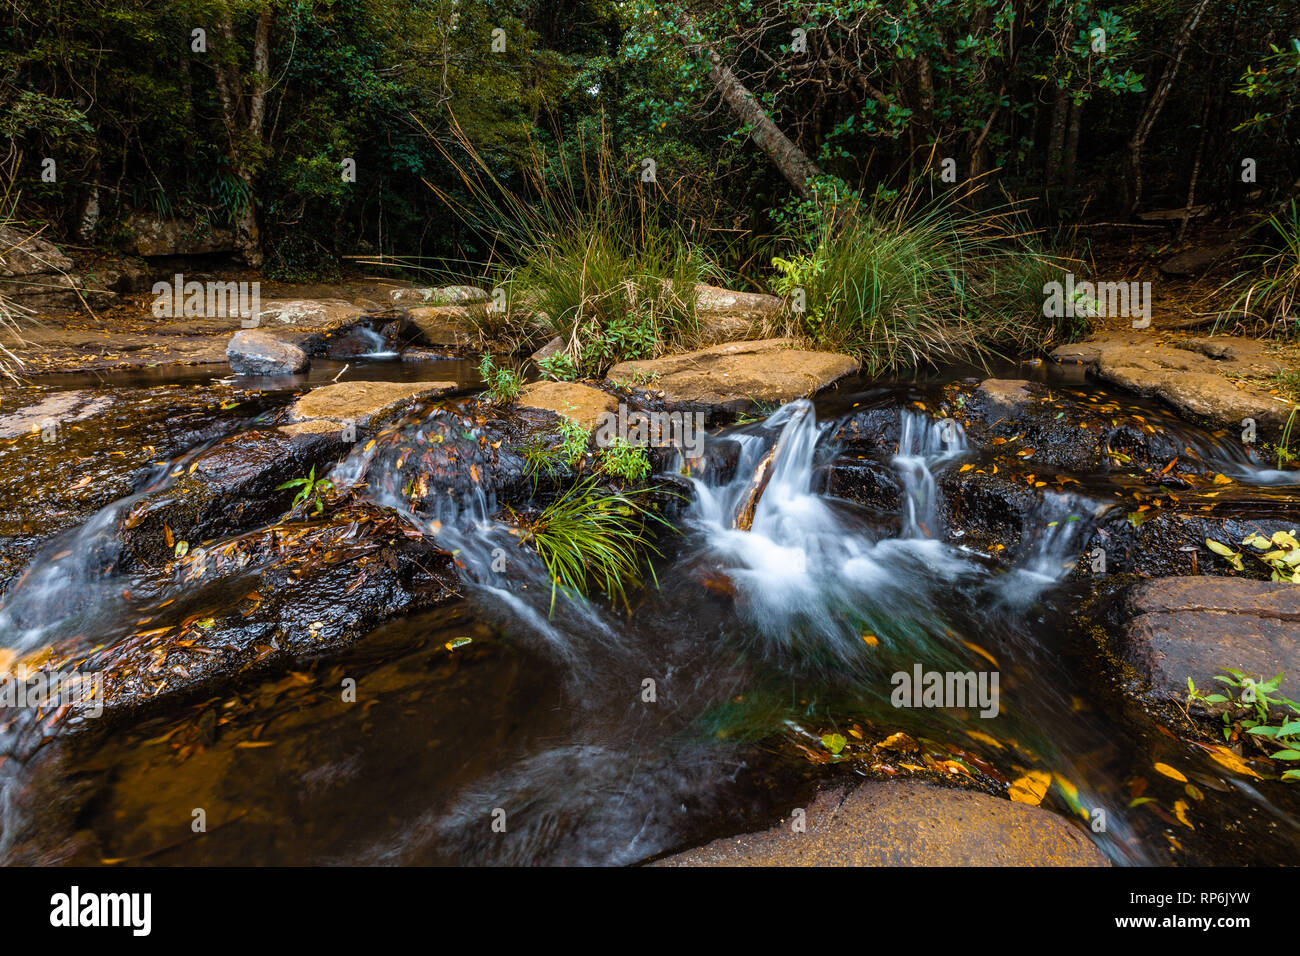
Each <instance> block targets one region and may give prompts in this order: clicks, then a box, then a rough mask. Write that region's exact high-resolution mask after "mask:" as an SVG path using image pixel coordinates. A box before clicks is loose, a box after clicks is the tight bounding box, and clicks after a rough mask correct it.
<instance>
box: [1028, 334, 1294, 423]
mask: <svg viewBox="0 0 1300 956" xmlns="http://www.w3.org/2000/svg"><path fill="white" fill-rule="evenodd" d="M1052 356H1053V358H1055V359H1056V360H1057V361H1061V362H1082V363H1084V364H1086V365H1090V366H1091V367H1092V370H1093V372H1095V373H1096V375H1097V376H1098V377H1099V378H1101V379H1104V380H1105V381H1108V382H1113V383H1114V384H1116V385H1119V386H1122V387H1124V388H1127V389H1130V390H1131V391H1133V392H1136V393H1137V394H1139V395H1151V396H1155V397H1158V398H1161V399H1163V400H1164V401H1165V402H1166V403H1167V404H1169V405H1170V406H1171V407H1173V408H1175V409H1177V410H1178V411H1179V412H1181V413H1183V414H1185V415H1190V416H1193V417H1195V418H1201V419H1204V420H1206V421H1210V422H1213V423H1214V424H1217V425H1225V426H1228V427H1236V428H1240V427H1241V422H1242V420H1243V419H1245V418H1252V419H1254V420H1255V424H1256V428H1257V430H1258V432H1259V433H1260V434H1261V435H1264V436H1265V437H1268V438H1273V439H1275V438H1276V437H1277V436H1278V435H1279V433H1280V432H1281V429H1282V426H1283V425H1285V424H1286V420H1287V418H1288V417H1289V416H1290V414H1291V409H1292V407H1293V406H1292V405H1291V403H1289V402H1287V401H1285V400H1284V399H1281V398H1278V397H1277V396H1276V395H1270V394H1268V392H1266V391H1264V390H1262V389H1259V388H1252V387H1250V386H1247V385H1244V384H1243V383H1241V382H1239V381H1233V380H1232V379H1230V378H1229V377H1228V376H1272V375H1276V374H1277V373H1278V372H1280V371H1282V370H1283V368H1284V365H1283V363H1281V362H1280V361H1279V360H1278V359H1277V358H1275V357H1273V356H1271V355H1269V354H1268V352H1267V350H1266V349H1265V346H1264V343H1262V342H1259V341H1257V340H1255V339H1248V338H1240V337H1237V336H1226V335H1225V336H1214V337H1212V338H1189V339H1183V340H1181V341H1173V342H1169V343H1163V342H1161V341H1160V340H1159V339H1158V338H1156V336H1155V335H1154V334H1153V333H1152V332H1151V331H1145V332H1144V331H1140V330H1133V331H1131V332H1118V333H1109V334H1106V335H1103V336H1098V337H1096V338H1093V339H1089V340H1088V341H1086V342H1080V343H1075V344H1072V345H1064V346H1061V347H1060V348H1058V349H1057V350H1056V351H1054V352H1053V353H1052Z"/></svg>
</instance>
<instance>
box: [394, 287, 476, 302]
mask: <svg viewBox="0 0 1300 956" xmlns="http://www.w3.org/2000/svg"><path fill="white" fill-rule="evenodd" d="M389 298H390V299H391V300H392V303H393V304H394V305H401V306H411V305H418V306H439V305H469V304H471V303H474V302H487V301H488V299H489V296H488V294H487V293H486V292H484V291H483V290H482V289H480V288H479V287H478V286H473V285H446V286H442V287H439V288H433V287H428V286H426V287H423V288H415V289H393V290H392V291H391V292H390V293H389Z"/></svg>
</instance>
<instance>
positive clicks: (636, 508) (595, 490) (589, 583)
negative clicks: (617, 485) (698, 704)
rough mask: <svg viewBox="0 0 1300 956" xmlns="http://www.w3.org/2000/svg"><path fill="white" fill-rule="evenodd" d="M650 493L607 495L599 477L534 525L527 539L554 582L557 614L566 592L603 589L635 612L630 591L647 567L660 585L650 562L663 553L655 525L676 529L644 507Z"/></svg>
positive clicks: (566, 496) (530, 524)
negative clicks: (653, 537)
mask: <svg viewBox="0 0 1300 956" xmlns="http://www.w3.org/2000/svg"><path fill="white" fill-rule="evenodd" d="M645 493H646V492H645V491H641V492H625V493H622V494H607V493H604V492H602V491H601V489H600V487H599V481H598V479H597V478H596V477H594V476H593V477H591V478H588V479H587V480H585V481H582V482H579V483H578V484H575V485H573V486H572V487H571V488H569V489H568V490H567V491H566V492H565V493H564V494H563V495H562V496H561V497H560V498H558V499H557V500H556V501H554V502H552V503H551V504H549V505H548V506H547V507H546V508H545V509H543V511H542V512H541V514H539V515H538V516H537V517H536V518H534V519H532V520H531V521H529V522H528V525H527V528H526V535H525V538H524V540H525V542H526V543H531V544H532V546H533V547H535V548H536V549H537V553H538V555H539V556H540V557H541V559H542V563H543V564H544V565H545V566H546V571H547V573H548V575H549V576H550V578H551V611H552V613H553V612H554V610H555V599H556V596H557V594H558V592H559V591H561V590H563V591H565V592H566V593H569V594H580V595H588V594H590V593H591V592H592V591H593V590H597V591H600V592H601V593H603V594H604V595H605V596H606V597H608V598H609V599H610V600H612V601H614V602H615V603H618V604H622V605H623V606H624V608H629V604H628V599H627V588H628V587H629V586H631V585H633V584H635V583H637V582H638V581H639V580H640V579H641V574H642V567H643V566H644V568H645V572H646V573H647V574H649V576H650V578H651V580H653V581H654V582H655V584H656V586H657V585H658V579H657V578H656V577H655V573H654V567H653V565H652V564H651V563H650V558H651V556H652V555H658V554H659V551H658V549H657V548H656V547H655V546H654V543H653V541H652V540H651V525H652V524H654V523H658V524H660V525H662V526H663V527H671V525H669V524H668V523H667V522H666V521H664V520H663V518H661V517H660V516H659V515H657V514H654V513H653V512H651V511H649V510H647V509H646V508H645V507H644V506H643V505H642V503H641V498H642V496H643V495H644V494H645Z"/></svg>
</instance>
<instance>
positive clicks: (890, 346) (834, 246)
mask: <svg viewBox="0 0 1300 956" xmlns="http://www.w3.org/2000/svg"><path fill="white" fill-rule="evenodd" d="M803 247H804V248H803V250H800V251H797V252H796V253H795V254H794V255H791V256H784V257H780V258H778V259H774V260H773V263H774V265H775V266H776V268H777V270H778V276H777V277H776V280H775V282H774V286H775V288H776V289H778V290H779V291H780V292H781V293H782V294H783V295H784V296H786V297H787V300H790V299H791V298H792V297H793V296H794V295H795V293H796V292H798V291H799V290H802V291H803V296H804V301H805V311H803V312H802V313H800V312H795V321H796V322H797V325H798V331H799V332H801V333H803V334H804V335H806V336H808V337H809V338H810V339H812V341H813V342H815V343H817V344H818V345H819V346H822V347H826V348H830V349H834V350H840V351H848V352H852V353H854V354H857V355H860V356H862V358H863V359H864V363H865V367H866V370H867V371H869V372H870V373H872V374H879V373H882V372H893V371H897V370H899V369H903V368H911V367H915V366H917V365H919V364H921V363H924V362H934V361H938V360H941V359H944V358H970V357H979V356H982V355H986V354H989V353H990V352H992V351H993V350H994V349H996V348H997V347H999V346H1004V345H1015V346H1018V347H1021V348H1026V347H1041V346H1044V345H1046V344H1048V343H1050V342H1052V341H1053V340H1056V339H1058V338H1059V337H1061V335H1062V334H1063V331H1064V330H1062V329H1060V328H1058V327H1057V326H1056V325H1055V324H1054V323H1053V322H1051V321H1049V320H1048V319H1046V318H1045V317H1044V316H1043V284H1044V279H1045V277H1047V276H1052V275H1055V274H1056V273H1057V272H1059V269H1058V267H1056V266H1055V264H1054V263H1052V262H1051V261H1050V260H1049V259H1048V257H1046V256H1045V255H1044V254H1043V253H1042V252H1041V251H1040V250H1039V249H1038V248H1037V247H1036V245H1035V243H1034V242H1033V240H1032V237H1031V236H1030V235H1028V234H1026V233H1025V232H1024V231H1023V229H1022V228H1021V227H1020V224H1019V221H1018V217H1017V216H1016V211H1015V210H1014V209H1012V208H1000V209H994V210H988V211H979V212H973V211H969V210H967V209H965V208H963V207H962V206H960V205H959V204H958V202H957V200H956V198H955V197H954V196H953V195H951V194H948V195H945V196H941V197H940V198H939V199H937V200H933V201H930V202H927V203H920V202H919V201H918V200H917V197H916V196H915V194H913V193H907V194H902V195H900V196H898V197H897V198H895V199H894V200H892V201H888V200H875V201H873V202H872V203H870V204H867V205H863V204H860V203H858V202H857V201H856V200H850V201H849V202H848V204H847V205H842V206H838V207H832V208H828V209H826V210H825V211H823V212H822V213H821V214H819V215H818V216H817V217H816V218H814V219H811V220H810V221H808V222H807V229H806V233H805V238H804V240H803ZM792 304H794V303H792Z"/></svg>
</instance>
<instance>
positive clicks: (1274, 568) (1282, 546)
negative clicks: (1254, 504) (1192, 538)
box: [1205, 528, 1300, 584]
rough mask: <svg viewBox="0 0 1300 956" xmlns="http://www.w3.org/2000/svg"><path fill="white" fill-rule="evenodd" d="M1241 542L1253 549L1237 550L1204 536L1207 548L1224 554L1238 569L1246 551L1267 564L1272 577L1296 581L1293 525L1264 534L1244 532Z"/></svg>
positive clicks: (1299, 572)
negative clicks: (1270, 533)
mask: <svg viewBox="0 0 1300 956" xmlns="http://www.w3.org/2000/svg"><path fill="white" fill-rule="evenodd" d="M1241 544H1242V547H1243V548H1246V547H1249V548H1252V549H1253V550H1252V551H1249V552H1246V551H1238V550H1236V549H1235V548H1232V547H1230V546H1229V545H1226V544H1224V543H1222V542H1221V541H1215V540H1214V539H1212V538H1206V539H1205V546H1206V547H1207V548H1209V549H1210V550H1211V551H1213V552H1214V553H1215V554H1217V555H1219V556H1221V557H1223V558H1226V559H1227V561H1228V563H1229V564H1231V565H1232V566H1233V567H1234V568H1236V569H1237V570H1238V571H1244V570H1245V569H1246V566H1245V562H1244V560H1243V556H1244V555H1245V554H1249V555H1250V556H1251V557H1252V558H1256V559H1257V560H1259V561H1262V562H1263V563H1264V564H1265V565H1266V566H1267V567H1268V569H1269V571H1270V572H1271V577H1272V579H1273V580H1274V581H1288V582H1290V583H1292V584H1300V541H1297V540H1296V536H1295V529H1294V528H1292V529H1291V530H1290V531H1275V532H1273V534H1272V536H1271V537H1268V538H1266V537H1264V536H1263V535H1262V534H1252V535H1248V536H1247V537H1245V538H1244V539H1242V542H1241Z"/></svg>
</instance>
